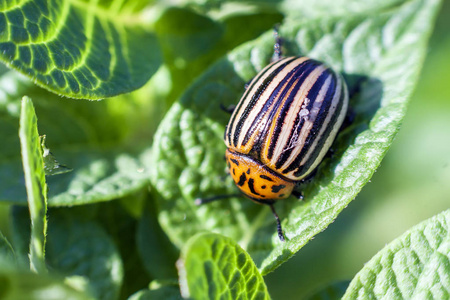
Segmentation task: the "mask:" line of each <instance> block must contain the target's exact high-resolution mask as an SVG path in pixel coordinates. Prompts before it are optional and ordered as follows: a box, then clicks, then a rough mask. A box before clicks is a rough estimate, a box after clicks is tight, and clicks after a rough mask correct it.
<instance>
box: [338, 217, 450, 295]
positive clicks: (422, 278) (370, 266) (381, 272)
mask: <svg viewBox="0 0 450 300" xmlns="http://www.w3.org/2000/svg"><path fill="white" fill-rule="evenodd" d="M448 274H450V210H447V211H444V212H442V213H440V214H439V215H436V216H434V217H433V218H430V219H428V220H426V221H424V222H422V223H421V224H419V225H417V226H415V227H413V228H411V229H410V230H409V231H407V232H406V233H405V234H403V235H402V236H401V237H399V238H397V239H395V240H394V241H393V242H391V243H390V244H389V245H387V246H386V247H385V248H383V249H382V250H381V251H380V252H378V253H377V254H376V255H375V256H374V257H373V258H372V259H371V260H370V261H369V262H368V263H367V264H365V265H364V268H363V269H361V271H359V273H358V274H356V276H355V278H354V279H353V280H352V282H351V283H350V286H349V287H348V289H347V291H346V293H345V295H344V297H343V299H368V298H370V299H447V298H449V297H450V292H449V291H450V279H449V276H448Z"/></svg>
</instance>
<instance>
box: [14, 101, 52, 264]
mask: <svg viewBox="0 0 450 300" xmlns="http://www.w3.org/2000/svg"><path fill="white" fill-rule="evenodd" d="M19 137H20V143H21V148H22V161H23V170H24V173H25V185H26V188H27V195H28V207H29V209H30V215H31V240H30V267H31V270H33V271H35V272H39V273H42V272H46V266H45V238H46V235H47V183H46V182H45V171H44V161H43V158H42V148H41V140H40V137H39V133H38V128H37V117H36V113H35V111H34V106H33V103H32V102H31V99H30V98H28V97H24V98H23V99H22V110H21V113H20V130H19Z"/></svg>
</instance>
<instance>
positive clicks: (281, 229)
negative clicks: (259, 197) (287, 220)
mask: <svg viewBox="0 0 450 300" xmlns="http://www.w3.org/2000/svg"><path fill="white" fill-rule="evenodd" d="M267 205H269V206H270V209H271V210H272V214H273V216H274V217H275V220H276V221H277V232H278V238H279V239H280V241H282V242H285V241H286V240H285V238H284V234H283V228H282V227H281V221H280V218H279V217H278V214H277V212H276V211H275V207H273V203H272V204H267Z"/></svg>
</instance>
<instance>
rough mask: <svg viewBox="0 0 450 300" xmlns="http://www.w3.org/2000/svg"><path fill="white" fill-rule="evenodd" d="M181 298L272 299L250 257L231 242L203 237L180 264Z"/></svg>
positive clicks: (214, 236)
mask: <svg viewBox="0 0 450 300" xmlns="http://www.w3.org/2000/svg"><path fill="white" fill-rule="evenodd" d="M177 266H178V272H179V276H180V285H181V294H182V295H183V297H184V298H193V299H270V297H269V293H268V292H267V287H266V285H265V283H264V279H263V278H262V276H261V274H260V273H259V272H258V269H257V268H256V266H255V264H254V263H253V261H252V259H251V257H250V255H248V253H246V252H245V251H244V250H243V249H242V248H241V247H239V245H237V244H236V243H235V242H233V240H231V239H230V238H227V237H224V236H221V235H218V234H213V233H200V234H198V235H196V236H194V237H192V238H191V239H190V240H189V241H188V243H187V244H186V246H185V248H184V249H183V252H182V255H181V258H180V260H179V261H178V263H177Z"/></svg>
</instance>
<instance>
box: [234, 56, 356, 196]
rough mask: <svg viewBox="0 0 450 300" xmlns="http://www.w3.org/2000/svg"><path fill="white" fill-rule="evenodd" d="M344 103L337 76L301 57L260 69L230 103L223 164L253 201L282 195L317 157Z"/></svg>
mask: <svg viewBox="0 0 450 300" xmlns="http://www.w3.org/2000/svg"><path fill="white" fill-rule="evenodd" d="M347 107H348V92H347V87H346V85H345V82H344V80H343V79H342V78H341V76H340V75H339V74H337V73H335V72H334V71H333V70H331V69H330V68H329V67H327V66H326V65H324V64H323V63H321V62H319V61H316V60H313V59H309V58H307V57H287V58H283V59H280V60H278V61H276V62H273V63H272V64H270V65H268V66H267V67H266V68H264V69H263V70H262V71H261V72H260V73H259V74H258V75H257V76H256V77H255V78H254V79H253V80H252V82H251V83H250V85H249V86H248V88H247V90H246V91H245V93H244V95H243V96H242V98H241V100H240V101H239V103H238V105H237V106H236V108H235V110H234V112H233V114H232V116H231V118H230V121H229V123H228V126H227V129H226V131H225V144H226V146H227V148H228V149H227V152H226V158H227V164H228V167H229V170H230V173H231V176H232V177H233V179H234V182H235V183H236V185H237V186H238V188H239V189H240V190H241V191H242V192H243V193H244V194H245V195H246V196H248V197H249V198H251V199H253V200H254V201H256V202H260V203H267V204H271V203H273V202H274V200H277V199H283V198H287V197H288V196H289V195H290V194H291V193H292V191H293V189H294V188H295V185H296V183H297V182H298V181H300V180H301V179H303V178H305V177H306V176H307V175H308V174H310V173H311V172H312V171H313V170H314V169H315V168H316V167H317V166H318V165H319V163H320V162H321V161H322V159H323V157H324V155H325V154H326V153H327V151H328V149H329V148H330V146H331V144H332V143H333V141H334V139H335V137H336V134H337V132H338V130H339V128H340V127H341V125H342V122H343V120H344V117H345V115H346V112H347Z"/></svg>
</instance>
